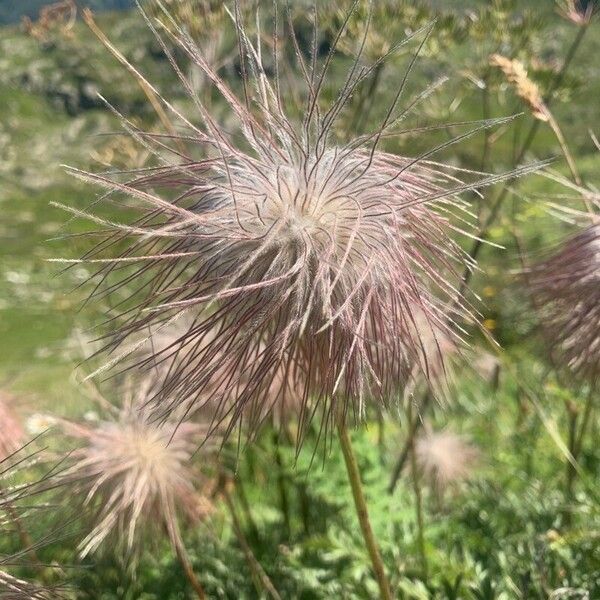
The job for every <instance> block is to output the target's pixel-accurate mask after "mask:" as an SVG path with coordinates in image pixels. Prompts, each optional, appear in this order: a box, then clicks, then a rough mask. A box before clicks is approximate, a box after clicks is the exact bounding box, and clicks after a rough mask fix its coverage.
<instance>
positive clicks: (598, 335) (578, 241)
mask: <svg viewBox="0 0 600 600" xmlns="http://www.w3.org/2000/svg"><path fill="white" fill-rule="evenodd" d="M593 220H594V222H593V224H592V225H589V226H588V227H586V228H585V229H583V230H582V231H580V232H578V233H577V234H575V235H574V236H573V237H571V238H570V239H569V240H567V241H566V242H565V243H564V244H563V245H562V247H561V248H560V249H559V250H558V251H556V252H555V253H554V254H553V255H552V256H550V257H549V258H547V259H546V260H544V261H542V262H540V263H539V264H537V265H535V266H534V267H532V268H531V269H529V271H528V273H527V278H528V283H529V285H530V287H531V291H532V296H533V299H534V302H535V304H536V307H537V308H538V309H539V311H540V317H541V319H542V325H543V327H544V329H545V330H546V331H548V332H549V333H550V334H551V335H550V336H548V338H549V340H550V343H551V347H550V349H551V352H552V353H553V355H554V359H555V361H557V364H559V365H562V366H564V367H566V368H568V369H569V370H570V371H571V372H572V373H573V374H574V375H575V376H576V377H579V378H581V379H583V380H586V381H588V382H589V383H591V384H592V385H597V384H598V382H599V381H600V294H599V291H600V223H598V221H597V217H594V219H593Z"/></svg>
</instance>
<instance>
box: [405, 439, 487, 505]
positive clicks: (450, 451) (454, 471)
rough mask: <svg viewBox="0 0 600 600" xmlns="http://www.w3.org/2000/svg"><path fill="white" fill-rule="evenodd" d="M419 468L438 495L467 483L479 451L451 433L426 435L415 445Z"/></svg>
mask: <svg viewBox="0 0 600 600" xmlns="http://www.w3.org/2000/svg"><path fill="white" fill-rule="evenodd" d="M415 454H416V458H417V464H418V466H419V468H420V469H421V470H422V472H423V474H424V475H425V477H426V478H427V480H428V481H429V482H430V484H431V485H432V486H433V488H434V489H435V490H436V492H437V493H438V494H443V492H444V491H445V490H446V489H448V488H449V487H451V486H453V485H457V484H459V483H461V482H463V481H465V480H467V479H468V478H469V477H470V476H471V475H472V473H473V470H474V468H475V466H476V464H477V461H478V458H479V451H478V450H477V448H476V447H475V446H473V445H471V444H470V443H469V442H468V441H467V440H466V439H464V438H463V437H461V436H460V435H457V434H455V433H453V432H452V431H448V430H444V431H437V432H434V431H427V432H426V433H424V434H423V435H421V436H420V437H419V438H418V439H417V441H416V444H415Z"/></svg>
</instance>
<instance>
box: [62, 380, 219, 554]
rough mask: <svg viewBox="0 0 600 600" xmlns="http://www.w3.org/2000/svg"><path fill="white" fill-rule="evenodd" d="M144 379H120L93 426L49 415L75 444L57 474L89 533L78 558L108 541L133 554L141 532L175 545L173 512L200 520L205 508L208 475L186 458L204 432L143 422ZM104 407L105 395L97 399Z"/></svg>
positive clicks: (171, 423) (192, 426)
mask: <svg viewBox="0 0 600 600" xmlns="http://www.w3.org/2000/svg"><path fill="white" fill-rule="evenodd" d="M152 385H153V384H152V383H151V382H149V381H146V382H136V383H135V384H134V383H133V382H132V381H129V382H127V383H126V388H125V394H124V400H123V405H122V407H121V408H120V409H113V410H110V411H108V412H109V414H107V415H106V417H105V420H102V421H99V422H97V423H94V424H88V423H75V422H71V421H67V420H63V419H59V420H57V423H58V424H59V425H60V427H61V429H62V430H63V432H64V433H65V434H66V435H67V436H68V437H70V438H71V439H73V440H76V441H78V442H79V443H80V446H79V447H78V448H77V449H76V450H74V451H73V452H72V453H71V455H70V458H69V466H68V468H67V469H66V470H65V473H64V475H63V482H64V483H65V489H67V490H68V492H69V495H70V496H71V497H73V495H75V496H76V497H79V498H80V499H81V501H82V504H83V505H84V506H85V507H87V509H88V510H87V511H86V512H87V513H88V514H89V517H90V519H91V530H90V532H89V533H88V534H87V535H86V536H85V538H84V539H83V540H82V541H81V543H80V544H79V551H80V554H81V556H86V555H88V554H90V553H93V552H95V551H97V550H99V549H100V548H101V547H102V546H104V545H105V544H106V543H107V542H108V541H109V540H111V541H113V542H114V541H116V543H117V546H118V548H119V549H120V550H122V551H123V552H124V554H125V555H127V556H133V557H134V558H135V555H136V551H137V550H138V549H139V545H140V542H141V541H142V540H143V539H145V538H144V533H146V534H147V533H148V531H149V530H153V529H155V528H158V532H159V533H164V532H166V533H167V534H168V536H169V539H170V541H171V543H172V544H173V545H174V547H175V548H176V549H179V548H181V547H182V542H181V537H180V530H179V524H178V523H179V519H178V516H179V515H180V514H181V515H184V516H186V517H188V518H190V519H193V520H198V519H200V518H201V517H202V516H203V515H204V514H205V513H206V512H207V511H208V510H209V508H210V502H209V500H208V495H207V494H206V493H204V492H206V490H207V489H208V487H207V486H208V480H207V479H206V478H204V477H203V476H202V475H201V474H200V473H199V472H198V470H197V469H196V468H195V467H194V466H193V465H192V463H191V458H192V456H193V455H194V453H195V452H196V451H197V449H198V445H199V443H200V442H201V441H202V439H203V437H204V433H203V428H202V426H201V425H199V424H196V423H191V422H186V423H181V424H180V423H179V421H167V422H165V423H164V424H162V425H160V424H157V423H156V422H152V421H151V420H150V419H149V415H148V412H147V410H145V409H144V404H145V402H146V400H147V397H148V394H149V393H150V391H151V388H152ZM101 404H102V405H103V406H104V408H105V409H107V407H110V406H111V405H110V403H109V402H108V400H105V399H102V400H101Z"/></svg>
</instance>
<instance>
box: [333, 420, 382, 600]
mask: <svg viewBox="0 0 600 600" xmlns="http://www.w3.org/2000/svg"><path fill="white" fill-rule="evenodd" d="M338 436H339V439H340V445H341V447H342V453H343V455H344V462H345V463H346V470H347V471H348V481H349V482H350V487H351V489H352V496H353V497H354V505H355V507H356V514H357V516H358V522H359V524H360V529H361V531H362V535H363V538H364V540H365V545H366V547H367V551H368V553H369V557H370V558H371V564H372V565H373V571H374V572H375V578H376V579H377V583H378V584H379V592H380V594H381V598H382V599H383V600H392V592H391V589H390V584H389V582H388V580H387V576H386V574H385V568H384V566H383V560H382V559H381V554H380V552H379V547H378V546H377V541H376V540H375V536H374V534H373V529H372V528H371V522H370V520H369V511H368V509H367V503H366V501H365V496H364V493H363V489H362V483H361V481H360V472H359V470H358V464H357V462H356V457H355V456H354V451H353V450H352V442H351V441H350V435H349V434H348V428H347V426H346V424H345V423H344V422H343V421H342V420H340V422H339V423H338Z"/></svg>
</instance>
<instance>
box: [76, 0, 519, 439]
mask: <svg viewBox="0 0 600 600" xmlns="http://www.w3.org/2000/svg"><path fill="white" fill-rule="evenodd" d="M356 4H357V3H354V4H353V7H354V8H355V7H356ZM274 6H275V7H276V6H277V3H275V4H274ZM235 12H236V14H235V16H234V15H232V17H233V20H234V22H235V29H236V32H237V35H238V41H239V47H240V53H241V65H242V66H241V71H242V88H243V93H242V99H238V97H237V96H236V95H235V93H234V92H233V91H232V90H231V89H230V88H229V87H228V85H227V84H226V83H225V81H224V80H223V79H221V78H220V77H219V76H218V75H217V74H216V73H215V72H214V71H213V70H212V68H211V67H210V65H209V64H208V62H207V61H206V59H205V58H204V57H203V55H202V53H201V52H200V50H199V49H198V48H197V47H196V46H195V44H194V43H193V41H192V40H191V39H190V37H189V36H187V35H186V33H185V32H184V31H183V30H182V29H181V28H179V27H178V25H177V23H176V22H174V21H173V22H171V28H170V31H173V32H176V35H175V37H174V41H175V42H176V43H177V44H179V46H180V48H181V49H183V51H184V52H185V53H187V55H188V57H189V59H190V60H191V61H192V62H193V63H195V65H196V66H197V67H198V68H200V69H201V70H202V71H203V72H204V73H206V75H207V77H208V79H209V80H210V81H211V82H212V84H213V86H214V87H215V88H216V90H217V91H218V92H219V93H220V95H221V97H222V98H223V100H224V101H225V103H226V104H227V105H228V107H229V109H230V113H231V114H232V115H233V116H235V118H236V120H237V129H235V130H232V129H231V127H228V129H227V130H226V129H225V128H224V127H222V126H221V124H220V123H218V122H217V120H216V119H215V118H214V117H213V116H212V115H211V114H210V113H209V112H208V110H207V108H206V107H205V106H204V105H203V104H202V103H201V101H200V100H199V99H198V98H197V96H196V95H194V94H193V93H192V100H193V103H194V106H195V109H196V113H195V115H194V117H193V120H194V122H192V121H193V120H192V119H191V117H190V118H189V117H186V116H185V115H183V114H182V113H181V112H180V111H179V109H178V108H177V107H175V106H174V105H173V104H171V103H170V102H169V101H168V100H167V99H165V98H163V97H160V100H161V102H162V103H163V105H164V106H165V110H167V111H169V113H170V114H171V116H172V117H173V118H174V119H175V120H177V122H178V126H180V127H182V128H186V129H187V130H188V133H187V135H183V134H182V135H181V136H174V134H170V135H165V136H157V135H156V134H153V133H145V132H143V131H140V130H138V129H136V128H135V127H134V126H133V125H132V124H131V123H130V122H129V121H127V120H126V119H124V121H123V122H124V124H125V127H126V128H127V130H128V131H129V132H130V133H131V134H132V135H133V136H134V137H135V138H136V139H137V140H138V141H140V142H141V143H142V144H144V146H145V147H147V148H149V149H152V152H153V153H154V155H155V157H156V160H157V166H156V168H151V169H147V170H145V171H142V172H133V173H131V172H129V173H127V174H124V175H121V176H119V175H118V174H115V175H111V176H103V175H94V174H89V173H82V172H80V171H77V172H76V174H77V175H78V176H80V177H82V178H84V179H86V180H88V181H93V182H96V183H99V184H100V185H102V186H103V187H105V188H106V189H107V190H108V194H109V195H114V194H118V195H120V197H121V198H122V200H123V201H122V202H121V204H122V205H126V206H128V207H129V208H132V209H133V210H136V211H137V212H138V215H139V218H138V219H137V220H136V221H135V222H133V223H131V224H121V223H117V222H115V221H114V220H105V219H101V218H100V217H96V216H92V215H89V214H87V213H82V212H78V211H72V212H74V213H75V214H78V215H80V216H86V217H90V218H91V219H92V220H93V221H94V222H96V223H99V224H100V225H101V226H102V227H103V230H104V231H106V230H109V231H112V232H113V234H112V235H110V236H108V237H107V239H106V240H105V241H103V242H101V243H100V244H99V245H98V246H97V247H96V248H95V249H94V250H92V251H90V252H89V253H88V254H87V255H86V256H85V257H84V259H83V260H84V261H87V262H92V263H93V262H96V263H97V264H100V265H101V266H100V270H99V272H98V276H99V277H100V279H101V283H102V282H104V283H105V284H106V285H105V286H104V287H103V286H99V287H98V288H97V292H95V293H96V294H97V295H99V296H104V295H109V294H117V295H118V297H119V306H121V307H122V314H121V319H122V320H121V323H122V324H121V327H120V328H119V329H118V330H117V331H113V332H111V333H110V337H111V341H110V343H109V344H108V345H107V348H108V349H109V350H110V351H111V358H110V360H109V362H108V363H107V364H106V365H105V366H104V367H103V368H102V369H108V368H110V367H111V366H113V365H115V364H117V365H118V364H121V363H122V362H123V361H124V360H125V359H126V357H127V356H128V355H129V354H131V353H135V350H136V348H138V347H139V346H140V345H141V344H143V342H140V341H139V336H140V334H142V335H143V334H144V333H145V334H146V336H147V332H148V331H149V330H150V331H152V332H153V335H156V334H157V333H158V332H159V331H160V329H161V328H163V327H165V328H166V327H169V326H171V325H172V324H173V323H175V322H176V321H178V320H179V319H184V318H185V319H189V321H190V323H191V324H190V325H189V327H188V329H187V331H186V332H185V333H184V334H183V335H182V336H181V338H180V339H179V341H178V342H177V343H176V344H175V345H173V346H172V347H171V348H170V349H169V350H164V349H163V350H161V351H159V352H158V354H157V355H155V356H153V357H152V358H147V359H144V360H141V361H138V362H137V367H148V368H151V367H152V366H153V365H155V364H156V362H157V361H161V360H168V361H170V362H171V366H170V368H169V371H168V374H167V375H166V376H165V377H164V379H163V381H162V385H161V387H160V390H159V391H158V392H157V393H156V395H155V398H154V405H155V408H156V410H157V411H158V413H157V414H158V415H159V416H161V417H166V416H167V415H168V413H169V412H170V411H171V410H172V409H174V408H175V407H177V406H180V405H181V404H182V403H189V402H192V403H193V402H196V403H197V404H202V403H203V402H205V401H206V398H207V391H209V390H218V393H217V396H218V397H217V398H216V402H215V398H214V397H213V398H212V400H211V401H212V402H214V403H215V404H216V406H217V412H218V413H219V418H220V419H221V420H223V421H227V424H228V427H230V428H231V427H234V426H236V425H238V424H240V422H241V421H243V420H246V421H249V422H258V421H260V418H258V417H257V418H254V419H252V418H248V416H247V415H248V411H249V410H250V411H251V412H252V411H254V410H256V412H257V414H262V413H263V412H264V401H263V399H264V398H265V397H266V396H267V392H268V391H269V390H271V389H272V386H273V382H274V381H276V380H277V374H278V373H279V374H281V373H283V374H284V376H283V377H282V378H281V381H282V384H281V385H280V387H279V390H277V392H276V396H277V395H279V396H280V397H284V396H285V395H286V394H287V393H288V390H289V387H290V385H289V382H290V381H294V382H297V383H296V384H295V386H294V387H295V391H296V393H297V394H298V395H299V397H301V398H302V409H301V421H303V422H305V421H307V420H308V419H310V418H311V417H312V415H314V413H315V412H316V411H317V410H320V411H322V413H323V414H324V415H327V416H330V415H332V414H333V410H334V409H335V411H336V412H337V413H338V418H339V417H340V416H341V415H340V414H339V413H342V415H343V417H344V418H345V417H346V415H347V414H350V415H351V416H353V417H354V418H360V417H362V416H363V414H364V412H365V402H366V400H367V399H374V400H376V401H381V402H383V401H386V400H387V399H390V398H393V397H395V393H396V392H397V391H398V390H399V389H401V388H402V386H403V385H404V384H405V383H406V381H407V379H408V378H409V377H410V373H411V371H412V369H413V366H414V365H415V364H418V365H421V368H422V370H423V371H424V372H425V373H426V374H427V375H428V369H429V364H428V363H429V360H428V358H427V356H426V354H425V350H424V346H423V340H422V339H421V333H419V331H421V332H422V331H423V330H424V329H426V330H427V331H428V332H429V333H428V335H429V336H430V337H431V338H433V340H436V339H437V338H438V337H439V336H441V335H446V336H449V337H450V338H452V339H453V340H455V341H456V342H457V343H460V336H459V334H458V333H457V332H459V331H461V327H460V323H462V322H463V321H464V320H465V319H469V318H470V310H469V307H468V305H467V303H466V301H465V300H464V299H463V296H462V295H461V294H459V293H457V291H456V287H457V285H458V282H459V280H460V277H459V275H458V274H459V273H462V272H463V271H464V269H465V268H472V267H473V264H472V263H471V261H470V259H469V258H468V257H467V256H466V254H465V253H464V252H463V251H462V250H461V248H460V247H459V245H458V244H457V243H456V241H454V239H453V234H454V232H455V231H462V229H463V228H466V229H468V228H469V225H468V224H465V223H467V222H468V219H469V217H468V214H467V211H466V210H465V204H464V202H463V201H462V200H461V199H460V197H459V194H460V193H461V192H464V191H468V190H475V189H477V188H479V187H483V186H485V185H489V184H491V183H494V182H497V181H499V180H501V179H505V178H507V177H508V175H494V176H490V177H488V178H483V179H478V180H477V181H473V182H471V183H462V182H460V181H458V180H457V178H456V173H457V171H456V170H455V169H452V168H449V167H444V166H443V165H439V164H435V163H431V162H429V161H428V160H426V158H428V157H429V156H431V155H432V154H433V153H434V152H435V151H438V150H440V149H441V148H442V147H447V146H448V145H450V144H451V143H453V142H454V141H458V140H459V139H464V138H466V137H467V136H468V135H471V134H473V133H474V132H475V131H480V130H481V129H483V128H485V127H489V126H491V122H483V123H482V124H481V125H480V126H479V127H476V128H475V129H473V130H471V131H470V132H468V133H467V134H464V135H460V136H458V137H457V138H455V139H453V140H452V142H447V143H445V144H443V146H441V147H437V148H435V149H432V151H430V152H428V153H425V154H424V155H421V156H419V157H417V158H404V157H399V156H395V155H393V154H389V153H386V152H384V151H382V150H381V149H380V148H379V146H380V143H381V141H382V140H383V139H384V138H385V137H387V136H390V135H394V134H395V130H394V127H395V125H396V124H397V123H399V122H400V121H401V120H402V119H403V118H404V117H405V116H406V114H407V113H408V112H409V111H410V110H411V109H412V108H413V107H414V105H415V103H416V102H417V100H415V101H413V102H412V103H409V104H408V107H407V108H405V109H404V110H401V109H400V108H398V106H399V103H400V99H401V96H402V93H403V91H404V80H403V81H402V83H401V85H400V87H399V88H398V90H397V93H396V95H395V97H394V100H393V102H392V104H391V106H390V108H389V111H388V115H387V117H386V119H385V120H384V122H383V123H382V124H381V125H380V127H379V128H378V129H377V130H375V131H373V132H371V133H367V134H364V135H361V136H357V137H355V138H354V139H352V136H351V135H346V136H345V137H346V138H349V141H346V142H345V143H342V142H340V141H334V139H333V137H334V129H335V125H336V120H337V118H338V116H339V114H340V113H341V112H342V111H343V109H344V106H345V104H346V103H347V102H348V101H349V99H350V98H351V96H352V94H353V92H354V91H355V90H356V89H357V88H358V86H360V85H361V83H362V82H364V81H365V80H366V79H367V78H368V77H369V76H370V75H371V74H372V73H373V70H374V68H375V67H376V66H378V65H380V64H381V63H380V62H377V63H376V64H374V65H370V66H365V65H363V64H362V63H361V58H362V57H361V52H360V51H359V54H358V55H357V56H356V57H355V61H354V62H353V64H352V65H351V67H350V70H349V72H348V74H347V77H346V80H345V83H344V84H343V86H342V87H341V89H340V90H339V93H338V95H337V98H336V100H335V101H334V102H333V103H332V104H330V105H329V106H323V102H322V101H321V97H320V96H321V92H322V90H323V88H324V87H325V86H326V83H327V75H328V73H329V69H330V67H331V63H332V60H333V57H334V53H335V49H336V43H337V42H334V43H333V45H332V48H331V51H330V52H329V53H328V54H327V56H326V57H325V58H324V59H323V61H318V60H317V58H316V49H313V54H314V60H311V61H309V62H307V61H306V60H305V58H304V57H303V55H302V53H301V52H300V50H299V48H298V43H297V40H296V37H295V33H294V28H293V26H291V24H288V29H289V31H286V32H285V36H287V37H288V39H289V40H291V44H292V45H293V46H294V48H295V50H296V59H297V61H298V65H299V70H300V72H301V73H302V75H303V77H304V80H305V84H306V92H305V102H306V105H305V108H304V118H303V120H302V121H301V122H294V121H293V120H292V119H290V118H288V117H287V116H286V113H285V106H286V103H285V102H284V101H283V98H285V95H286V94H285V90H284V89H283V83H282V79H281V78H280V77H279V70H280V69H283V68H289V67H288V66H287V65H286V66H285V67H284V66H283V65H282V64H281V63H282V57H283V56H284V54H283V53H282V52H281V49H280V48H279V45H280V40H281V39H283V38H284V35H282V32H281V31H280V24H279V23H278V20H277V18H275V26H274V31H273V34H272V38H271V39H272V47H273V64H274V70H275V75H274V77H273V78H269V77H268V76H267V75H266V72H265V69H264V68H263V63H262V56H263V52H262V48H261V46H260V35H259V36H258V40H259V41H258V42H257V44H256V45H254V44H253V43H252V42H251V41H250V39H249V37H248V35H247V33H246V31H245V29H244V28H243V26H242V24H241V22H240V16H239V11H238V10H236V11H235ZM148 24H149V26H150V27H151V28H152V30H153V31H154V33H155V35H156V36H157V39H158V40H159V42H160V43H161V44H162V48H163V50H164V52H165V53H166V54H167V56H168V57H169V59H170V60H171V63H172V65H173V68H174V69H175V70H176V72H177V74H178V76H179V77H180V80H181V82H182V85H183V86H184V88H185V89H187V90H188V91H190V92H191V90H192V88H191V87H190V84H189V82H188V81H187V79H186V78H185V76H184V75H183V70H182V69H181V68H180V67H179V66H178V65H177V63H176V61H175V58H174V55H173V53H172V52H171V50H170V48H169V46H168V45H167V44H166V43H165V42H163V40H162V38H161V35H160V34H159V33H158V32H157V31H156V29H155V28H154V26H153V25H152V23H151V22H150V21H149V20H148ZM314 25H315V28H316V27H317V20H316V15H315V19H314ZM344 27H345V24H343V25H342V29H343V28H344ZM368 27H369V21H367V23H366V24H365V34H366V30H368ZM315 31H316V29H315ZM423 34H424V32H423V31H419V32H416V33H415V34H414V35H413V36H412V37H418V36H419V35H423ZM425 34H427V32H425ZM315 39H317V38H316V36H315ZM397 49H398V46H394V47H393V50H391V51H390V54H391V53H392V52H393V51H396V50H397ZM417 52H418V51H417ZM413 62H414V61H413ZM412 64H413V63H412V62H411V64H410V67H409V71H410V68H412ZM129 68H130V70H132V72H133V73H134V74H135V75H136V77H138V78H142V77H143V76H142V75H141V74H140V73H139V72H138V71H137V70H136V69H135V68H134V67H133V66H131V65H129ZM144 84H145V85H146V86H149V89H151V90H153V91H154V92H155V93H157V94H158V92H157V91H156V90H155V88H154V87H152V85H151V84H150V83H149V82H147V81H146V80H144ZM198 120H199V123H200V124H196V121H198ZM396 134H397V132H396ZM241 138H243V139H241ZM169 143H174V147H170V146H169ZM182 144H186V145H187V147H188V148H189V153H188V151H187V150H186V152H183V151H182V150H181V149H180V146H181V145H182ZM175 146H176V147H175ZM194 148H195V150H196V151H198V150H199V151H201V152H202V153H203V155H204V157H203V158H200V159H196V158H193V157H192V154H193V152H194ZM462 174H463V175H465V176H466V174H465V173H464V172H462ZM514 175H515V173H512V174H511V175H510V176H514ZM100 233H102V232H100ZM118 248H124V249H123V250H122V252H120V253H119V251H118V250H117V249H118ZM102 263H106V264H104V265H103V264H102ZM123 293H125V294H128V293H129V294H130V303H129V304H127V303H126V302H125V301H123ZM417 314H418V315H420V317H419V318H420V319H422V322H423V326H421V327H420V328H417V327H416V325H415V319H416V315H417ZM115 322H116V321H114V320H111V324H114V323H115ZM136 339H137V340H138V341H133V340H136ZM128 342H131V343H129V344H128ZM434 345H435V344H434ZM129 364H131V360H130V361H129ZM283 382H285V383H283ZM209 396H213V394H209Z"/></svg>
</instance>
